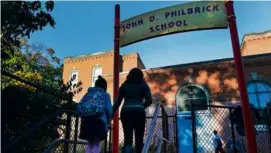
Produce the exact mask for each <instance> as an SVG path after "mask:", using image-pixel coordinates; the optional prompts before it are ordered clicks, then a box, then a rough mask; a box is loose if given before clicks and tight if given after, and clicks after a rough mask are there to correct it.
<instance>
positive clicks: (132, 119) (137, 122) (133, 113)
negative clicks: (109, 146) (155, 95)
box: [121, 108, 146, 153]
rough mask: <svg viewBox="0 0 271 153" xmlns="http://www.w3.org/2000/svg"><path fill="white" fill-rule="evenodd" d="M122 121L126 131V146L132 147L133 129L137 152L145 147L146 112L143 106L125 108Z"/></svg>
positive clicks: (139, 152) (122, 112)
mask: <svg viewBox="0 0 271 153" xmlns="http://www.w3.org/2000/svg"><path fill="white" fill-rule="evenodd" d="M121 122H122V127H123V132H124V147H132V144H133V131H135V144H136V149H135V150H136V153H141V151H142V149H143V145H144V144H143V137H144V131H145V122H146V114H145V109H143V108H123V109H122V111H121Z"/></svg>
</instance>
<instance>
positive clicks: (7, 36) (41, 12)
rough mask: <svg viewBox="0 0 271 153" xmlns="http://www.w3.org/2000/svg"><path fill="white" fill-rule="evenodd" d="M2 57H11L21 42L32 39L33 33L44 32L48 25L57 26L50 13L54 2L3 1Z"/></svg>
mask: <svg viewBox="0 0 271 153" xmlns="http://www.w3.org/2000/svg"><path fill="white" fill-rule="evenodd" d="M1 8H2V10H1V13H2V15H1V32H2V33H1V50H2V52H1V55H2V58H8V57H10V54H8V53H9V52H11V53H13V52H14V51H15V50H17V49H18V48H20V47H21V46H20V41H21V40H22V39H24V38H25V37H28V38H30V35H31V33H33V32H35V31H38V30H42V29H43V28H44V27H45V26H47V25H48V24H49V25H50V26H51V27H54V26H55V21H54V19H53V17H52V16H51V15H50V13H51V12H52V11H53V9H54V2H53V1H47V2H45V3H42V2H40V1H1Z"/></svg>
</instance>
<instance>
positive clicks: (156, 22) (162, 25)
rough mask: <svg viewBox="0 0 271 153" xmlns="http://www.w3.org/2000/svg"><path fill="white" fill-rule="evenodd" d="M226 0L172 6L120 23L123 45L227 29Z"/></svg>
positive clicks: (121, 44)
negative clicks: (160, 37) (168, 36)
mask: <svg viewBox="0 0 271 153" xmlns="http://www.w3.org/2000/svg"><path fill="white" fill-rule="evenodd" d="M224 3H225V2H224V1H198V2H191V3H186V4H180V5H175V6H170V7H166V8H162V9H158V10H155V11H151V12H148V13H144V14H142V15H138V16H135V17H132V18H129V19H127V20H124V21H122V22H121V23H120V46H121V47H123V46H127V45H129V44H132V43H136V42H139V41H143V40H146V39H151V38H154V37H159V36H163V35H168V34H173V33H180V32H186V31H192V30H204V29H219V28H227V27H228V21H227V12H226V7H225V4H224Z"/></svg>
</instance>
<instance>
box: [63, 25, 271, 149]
mask: <svg viewBox="0 0 271 153" xmlns="http://www.w3.org/2000/svg"><path fill="white" fill-rule="evenodd" d="M241 52H242V55H243V64H244V73H245V80H246V82H247V89H248V94H249V100H250V103H251V104H253V105H254V106H255V107H256V108H265V107H266V104H267V103H268V102H270V101H271V71H270V70H271V69H270V68H271V30H270V31H265V32H263V33H252V34H246V35H245V36H244V37H243V40H242V44H241ZM120 63H121V65H120V75H119V76H120V84H122V82H123V81H124V80H125V79H126V76H127V74H128V72H129V70H130V69H131V68H133V67H138V68H140V69H142V70H143V72H144V77H145V80H146V81H147V83H148V84H149V86H150V88H151V92H152V95H153V98H154V99H155V100H165V101H166V104H167V106H168V107H166V111H167V113H168V115H174V114H176V108H177V112H178V113H183V114H185V113H189V111H190V102H191V98H190V97H189V94H190V92H191V91H190V90H191V87H192V89H193V95H192V96H193V102H194V103H198V104H212V105H225V106H231V105H236V104H239V103H240V102H239V101H240V96H239V91H238V81H237V77H236V72H235V67H234V65H235V64H234V60H233V58H225V59H217V60H211V61H204V62H195V63H188V64H180V65H171V66H165V67H159V68H150V69H146V68H145V66H144V63H143V61H142V60H141V58H140V56H139V54H138V53H136V52H134V53H130V54H126V55H121V56H120ZM73 75H76V76H77V79H76V80H74V83H75V82H78V81H79V80H81V81H82V83H83V91H82V92H80V93H79V94H78V95H76V96H75V98H74V101H77V102H78V101H80V99H81V98H82V96H83V95H84V93H85V92H86V91H87V89H88V87H90V86H93V85H94V84H93V82H94V81H95V79H96V78H97V76H98V75H102V76H103V77H104V78H105V79H106V80H107V82H108V92H109V93H110V95H111V98H112V97H113V51H106V52H100V53H94V54H90V55H84V56H83V55H80V56H77V57H67V58H65V60H64V70H63V79H64V81H65V82H67V81H68V80H69V78H71V76H73ZM176 104H177V107H175V106H176ZM201 109H202V111H203V112H205V113H204V114H205V115H204V116H203V117H202V116H201V120H206V121H208V124H203V123H202V127H201V128H199V129H198V130H199V131H200V130H201V132H203V133H204V134H202V135H203V136H206V137H205V138H203V139H204V140H207V139H208V141H206V142H199V143H198V144H199V145H202V146H205V148H207V149H208V148H209V149H210V148H211V149H212V146H210V145H212V142H209V140H211V137H212V130H213V128H214V126H215V128H216V129H217V130H218V131H219V132H220V134H221V136H222V138H223V139H224V140H230V139H229V138H230V137H229V135H230V134H231V131H230V128H229V127H227V126H228V125H229V120H228V116H229V113H228V111H226V112H225V113H224V114H221V113H222V112H223V111H222V110H219V112H220V113H219V112H217V111H214V110H213V111H210V110H208V108H201ZM152 112H153V109H152V108H150V109H148V110H147V115H152ZM206 114H209V115H207V116H206ZM148 123H149V122H148ZM181 124H182V125H184V123H181ZM210 124H211V125H210ZM190 126H191V125H190ZM256 126H257V127H259V128H257V127H256V130H257V131H259V133H258V134H257V142H259V144H258V147H259V148H260V149H259V152H266V151H267V150H268V145H267V144H268V143H269V138H268V134H267V129H266V127H264V126H262V124H260V123H259V125H256ZM161 127H162V126H161V122H158V123H157V128H158V129H156V131H155V133H154V137H156V138H158V137H157V136H158V135H159V134H161V133H162V132H161V130H162V129H161ZM175 127H176V124H175V122H173V120H171V121H170V122H169V131H174V128H175ZM120 128H122V127H121V124H120ZM147 129H148V128H147ZM183 130H184V129H183ZM188 130H189V127H188ZM120 132H121V133H120V137H121V138H120V143H123V139H122V138H123V134H122V130H121V129H120ZM146 133H147V132H146ZM179 133H182V131H179ZM174 135H176V134H174V132H171V134H170V140H171V141H172V140H175V139H174ZM182 135H187V131H183V133H182ZM187 137H189V134H188V135H187ZM190 137H191V136H190ZM190 141H192V139H191V140H190ZM236 141H237V142H242V141H243V139H242V138H241V137H238V136H237V137H236ZM153 143H156V139H153ZM173 146H175V145H173ZM205 151H206V152H208V150H205ZM209 151H211V152H212V150H209Z"/></svg>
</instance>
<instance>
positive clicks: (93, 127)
mask: <svg viewBox="0 0 271 153" xmlns="http://www.w3.org/2000/svg"><path fill="white" fill-rule="evenodd" d="M106 89H107V82H106V80H105V79H104V78H102V77H101V76H99V77H98V79H97V80H96V82H95V86H94V87H90V88H89V89H88V91H87V93H86V94H85V95H84V96H83V98H82V100H81V102H80V103H79V104H77V112H78V113H79V115H80V116H81V127H80V134H79V138H80V139H84V140H87V141H88V143H89V145H88V147H87V149H86V153H100V151H101V149H100V142H101V141H102V140H104V139H106V138H107V132H108V128H109V127H108V125H110V121H111V116H112V104H111V100H110V95H109V94H108V93H107V92H106Z"/></svg>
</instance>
